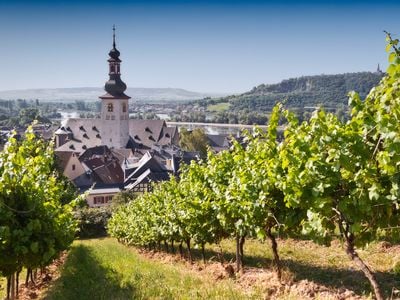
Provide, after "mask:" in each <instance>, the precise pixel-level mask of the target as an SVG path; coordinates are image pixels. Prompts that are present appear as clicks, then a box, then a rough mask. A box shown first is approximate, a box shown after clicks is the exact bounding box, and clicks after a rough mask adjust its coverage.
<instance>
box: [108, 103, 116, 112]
mask: <svg viewBox="0 0 400 300" xmlns="http://www.w3.org/2000/svg"><path fill="white" fill-rule="evenodd" d="M113 110H114V107H113V104H112V103H108V104H107V111H108V112H113Z"/></svg>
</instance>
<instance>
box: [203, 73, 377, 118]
mask: <svg viewBox="0 0 400 300" xmlns="http://www.w3.org/2000/svg"><path fill="white" fill-rule="evenodd" d="M383 76H384V73H382V72H374V73H372V72H359V73H346V74H336V75H316V76H303V77H299V78H292V79H287V80H283V81H282V82H280V83H277V84H261V85H259V86H257V87H254V88H253V89H252V90H251V91H249V92H246V93H243V94H240V95H232V96H227V97H221V98H217V99H211V100H207V102H208V104H216V103H226V102H228V103H230V107H229V110H231V111H248V112H254V111H257V112H269V111H271V109H272V107H273V106H274V105H275V104H276V103H277V102H278V101H280V102H284V103H285V106H286V107H288V108H299V109H303V108H307V107H315V106H320V105H322V106H324V107H325V108H333V109H337V108H339V107H344V106H346V105H347V103H348V93H349V92H350V91H356V92H358V93H360V96H361V97H362V98H364V97H365V96H366V95H367V94H368V92H369V91H370V90H371V88H373V87H374V86H376V85H377V84H378V83H379V81H380V80H381V79H382V77H383ZM203 105H204V103H203Z"/></svg>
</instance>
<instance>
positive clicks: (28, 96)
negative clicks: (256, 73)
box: [0, 87, 226, 102]
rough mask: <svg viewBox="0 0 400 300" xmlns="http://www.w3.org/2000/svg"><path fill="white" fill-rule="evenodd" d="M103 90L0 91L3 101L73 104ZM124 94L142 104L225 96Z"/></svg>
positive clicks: (164, 91) (163, 91)
mask: <svg viewBox="0 0 400 300" xmlns="http://www.w3.org/2000/svg"><path fill="white" fill-rule="evenodd" d="M104 93H105V92H104V89H103V88H97V87H83V88H55V89H27V90H9V91H0V99H3V100H16V99H25V100H36V99H39V100H41V101H62V102H73V101H76V100H80V101H81V100H83V101H96V100H98V99H99V98H98V97H99V96H101V95H103V94H104ZM126 94H127V95H129V96H131V97H132V98H133V99H134V100H139V101H144V102H155V101H184V100H196V99H202V98H206V97H221V96H225V95H226V94H222V93H221V94H216V93H198V92H192V91H187V90H184V89H179V88H128V89H127V91H126Z"/></svg>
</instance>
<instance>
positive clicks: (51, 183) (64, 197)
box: [0, 127, 78, 299]
mask: <svg viewBox="0 0 400 300" xmlns="http://www.w3.org/2000/svg"><path fill="white" fill-rule="evenodd" d="M52 149H53V145H52V144H46V143H45V142H43V140H41V139H38V138H37V137H36V136H35V134H34V133H33V130H32V127H29V128H28V130H27V131H26V133H25V138H24V139H23V140H22V141H17V139H16V138H15V137H11V138H9V140H8V143H7V145H6V147H5V149H4V151H2V152H0V174H1V175H0V274H1V275H3V276H4V277H6V278H7V288H6V295H7V298H11V299H14V298H15V297H16V296H18V284H19V279H20V278H19V277H20V273H21V271H22V270H23V268H24V272H23V273H24V275H25V276H24V278H23V280H24V281H25V282H26V283H28V282H30V281H34V273H36V269H42V268H44V267H45V266H47V265H49V264H50V263H51V262H52V261H53V260H54V259H55V258H56V257H58V256H59V254H60V253H61V251H63V250H65V249H67V248H68V247H69V245H70V244H71V243H72V241H73V239H74V236H75V231H76V224H75V220H74V218H73V214H72V207H73V205H74V203H75V200H73V197H74V195H73V194H71V193H69V192H68V189H66V188H65V182H64V181H63V180H62V179H61V178H60V177H59V175H58V174H57V172H56V171H55V167H54V159H53V158H54V156H53V150H52ZM76 201H78V200H76ZM67 202H68V203H70V204H68V205H67V204H65V205H64V204H63V203H67ZM21 281H22V278H21Z"/></svg>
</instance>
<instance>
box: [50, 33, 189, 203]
mask: <svg viewBox="0 0 400 300" xmlns="http://www.w3.org/2000/svg"><path fill="white" fill-rule="evenodd" d="M113 30H114V34H113V48H112V49H111V51H110V52H109V59H108V64H109V80H108V81H107V82H106V83H105V87H104V89H105V92H106V93H105V94H104V95H102V96H100V97H99V98H100V101H101V113H100V118H93V119H85V118H70V119H67V120H65V121H63V122H62V124H61V126H60V128H58V129H57V131H56V132H55V144H56V149H55V152H56V155H57V157H58V161H59V166H60V168H61V169H62V170H63V173H64V175H65V176H67V177H68V178H69V179H70V180H71V181H72V182H73V183H74V184H75V185H76V186H77V187H78V188H80V189H81V190H82V191H84V190H86V189H89V188H90V187H92V186H94V189H91V190H90V191H91V192H92V193H93V194H94V195H96V197H97V198H96V201H95V200H94V199H95V198H94V197H95V196H94V195H91V196H89V199H91V200H90V202H91V203H90V204H99V205H92V206H101V205H104V204H106V203H105V201H104V202H102V201H101V196H99V195H101V189H104V191H105V192H106V196H105V197H106V199H107V200H108V201H109V200H110V199H111V198H110V196H111V197H112V195H110V191H113V193H114V194H115V192H116V191H119V190H122V189H125V187H126V186H129V187H132V186H141V187H142V185H141V184H140V183H139V182H136V181H137V178H140V180H142V181H143V182H147V183H149V182H150V181H154V180H157V179H160V180H165V178H168V176H167V175H168V174H169V173H171V174H173V173H175V172H176V171H177V167H178V164H179V162H180V161H183V160H185V159H186V160H187V153H184V152H183V151H181V150H180V149H179V146H178V144H179V133H178V129H177V127H168V126H167V125H166V123H165V121H163V120H135V119H129V99H130V97H129V96H127V95H126V94H125V90H126V88H127V87H126V84H125V83H124V82H123V81H122V80H121V60H120V58H119V57H120V52H119V51H118V50H117V48H116V45H115V28H114V29H113ZM189 156H190V155H189ZM184 157H186V158H184ZM141 168H143V170H142V169H141ZM135 174H137V175H136V177H135ZM144 174H149V175H148V176H147V177H146V178H145V176H144ZM135 180H136V181H135ZM99 197H100V198H99ZM97 202H99V203H97Z"/></svg>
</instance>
